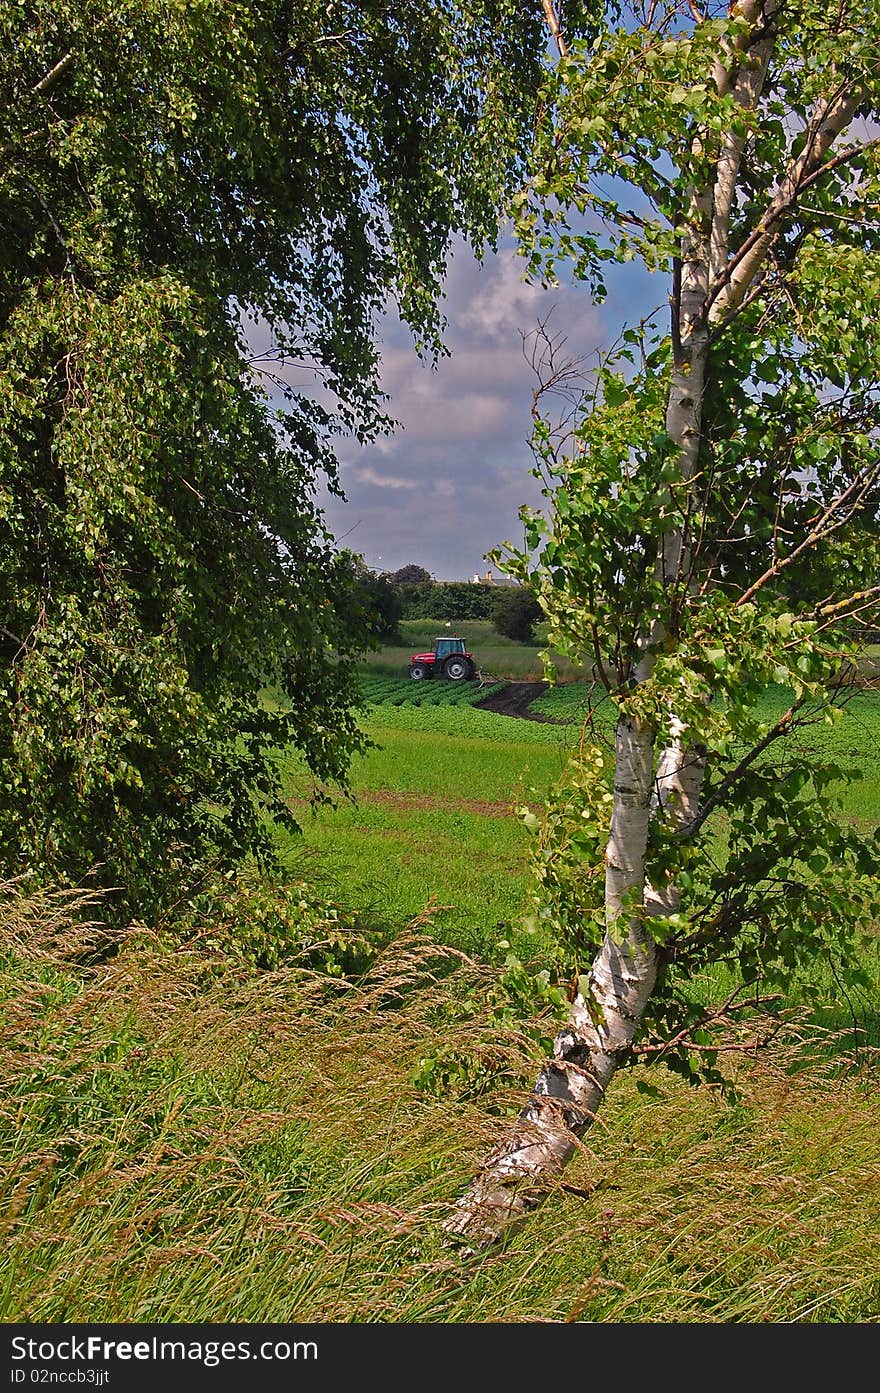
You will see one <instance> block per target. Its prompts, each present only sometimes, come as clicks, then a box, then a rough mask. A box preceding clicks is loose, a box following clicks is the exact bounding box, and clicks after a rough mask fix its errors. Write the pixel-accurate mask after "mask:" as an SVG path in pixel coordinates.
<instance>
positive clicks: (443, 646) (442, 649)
mask: <svg viewBox="0 0 880 1393" xmlns="http://www.w3.org/2000/svg"><path fill="white" fill-rule="evenodd" d="M466 652H467V644H466V643H465V641H464V639H463V638H447V637H445V636H444V637H443V638H435V639H434V657H435V659H436V661H437V662H438V663H442V662H443V661H444V660H445V659H446V658H448V657H449V655H450V653H466Z"/></svg>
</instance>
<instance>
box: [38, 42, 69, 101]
mask: <svg viewBox="0 0 880 1393" xmlns="http://www.w3.org/2000/svg"><path fill="white" fill-rule="evenodd" d="M72 62H73V50H72V49H71V50H70V51H69V52H68V53H65V55H64V57H63V58H59V59H58V62H57V63H56V64H55V66H54V68H50V69H49V71H48V72H47V73H46V76H45V77H41V78H40V81H39V82H38V83H37V85H36V87H32V88H31V96H32V97H42V96H45V94H46V93H47V92H48V91H49V89H50V88H51V87H54V86H55V84H56V82H58V80H59V78H61V77H63V75H64V74H65V73H66V72H67V69H68V68H69V67H70V65H71V63H72Z"/></svg>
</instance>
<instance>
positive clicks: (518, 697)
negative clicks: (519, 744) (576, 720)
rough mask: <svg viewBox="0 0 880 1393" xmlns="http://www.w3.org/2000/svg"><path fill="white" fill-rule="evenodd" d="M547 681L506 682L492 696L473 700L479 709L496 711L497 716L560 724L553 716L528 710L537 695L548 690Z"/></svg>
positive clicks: (546, 723)
mask: <svg viewBox="0 0 880 1393" xmlns="http://www.w3.org/2000/svg"><path fill="white" fill-rule="evenodd" d="M549 687H550V683H549V682H508V684H507V686H506V687H504V688H503V690H502V691H500V692H495V693H494V694H493V695H492V696H487V697H484V698H483V700H482V701H475V702H474V706H475V707H476V708H477V709H478V710H480V711H496V712H497V713H498V715H499V716H515V717H517V718H518V719H519V720H521V721H543V722H544V724H545V725H551V726H562V725H565V724H566V722H565V721H558V720H557V719H556V718H555V717H554V716H544V715H542V714H541V712H540V711H530V710H529V707H530V705H531V703H532V702H533V701H535V700H536V699H537V698H538V697H539V696H543V695H544V693H545V692H546V691H548V690H549Z"/></svg>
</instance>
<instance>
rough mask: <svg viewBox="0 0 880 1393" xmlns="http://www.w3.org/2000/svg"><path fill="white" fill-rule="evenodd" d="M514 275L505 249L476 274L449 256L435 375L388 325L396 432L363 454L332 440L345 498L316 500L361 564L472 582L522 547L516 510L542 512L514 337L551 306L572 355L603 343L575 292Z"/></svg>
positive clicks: (596, 317) (525, 380) (596, 319)
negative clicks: (444, 350) (500, 548)
mask: <svg viewBox="0 0 880 1393" xmlns="http://www.w3.org/2000/svg"><path fill="white" fill-rule="evenodd" d="M521 266H522V262H521V261H520V260H519V259H518V258H516V257H515V255H514V254H513V253H512V252H511V251H509V250H504V251H501V252H500V253H499V254H498V255H497V256H494V257H491V258H489V259H487V261H486V262H485V264H484V265H483V266H482V267H481V266H479V265H478V264H477V263H476V262H475V260H474V259H473V257H472V256H471V255H470V254H469V253H468V252H467V251H465V250H459V251H458V252H457V253H456V255H455V256H454V257H453V260H452V263H451V266H450V271H449V275H448V278H447V282H446V295H445V304H444V309H445V313H446V315H447V319H448V327H447V332H446V335H445V338H446V343H447V345H448V348H449V350H450V351H449V356H448V357H444V358H442V359H441V360H440V362H439V363H438V364H437V366H436V367H433V368H432V367H429V366H428V365H426V364H424V363H421V362H420V361H419V359H418V358H417V356H416V354H415V351H414V349H413V347H412V344H411V340H410V338H409V334H408V331H407V330H406V329H405V327H404V326H402V325H401V324H399V323H398V322H397V321H395V320H393V319H389V321H388V323H387V324H386V325H385V328H384V335H383V338H384V348H383V355H382V359H383V386H384V388H385V390H386V391H387V392H388V394H389V397H390V401H389V403H388V410H389V412H390V414H391V415H392V416H393V417H394V418H395V419H396V420H397V421H398V422H399V423H400V429H399V430H398V431H397V432H396V433H395V434H394V435H393V436H391V437H389V438H387V439H383V440H382V441H380V442H378V443H377V444H375V445H373V446H370V447H368V448H365V449H359V448H358V447H356V446H354V445H353V444H352V442H350V441H342V442H340V447H339V457H340V463H341V477H342V485H343V488H344V490H345V493H346V496H347V501H346V502H344V503H343V502H341V501H339V500H337V499H333V498H329V497H328V498H327V499H324V500H322V503H323V504H324V507H325V512H326V517H327V521H328V525H329V527H330V529H331V531H332V532H333V534H334V535H335V536H336V537H337V538H339V539H340V541H342V542H343V544H344V545H346V546H350V547H352V548H353V549H354V550H356V551H360V552H362V553H363V555H364V556H365V558H366V561H367V563H368V565H370V566H373V567H375V568H377V569H380V570H396V569H397V568H398V567H399V566H402V565H405V564H406V563H407V562H410V561H415V562H418V563H419V564H420V565H423V566H426V567H427V569H428V570H429V571H431V573H432V574H433V575H435V576H436V577H438V578H439V579H470V577H471V576H472V575H473V574H474V573H475V572H478V571H483V570H485V569H486V563H485V561H484V556H485V553H486V552H487V551H488V550H489V549H490V548H492V547H494V546H496V545H497V544H499V543H500V542H503V541H504V540H507V539H510V540H513V541H520V540H521V537H522V526H521V524H520V522H519V520H518V509H519V507H520V506H521V505H522V504H529V505H531V506H538V505H539V503H540V490H539V485H538V483H537V482H536V481H535V480H534V479H533V478H532V477H531V475H530V469H531V464H532V458H531V452H530V450H529V446H528V439H529V434H530V428H531V421H530V406H531V399H532V392H533V389H534V385H535V379H534V375H533V373H532V370H531V368H530V367H529V364H528V363H527V361H526V359H525V358H524V356H523V340H522V336H523V334H526V335H527V334H530V333H532V332H533V331H534V329H535V328H536V326H537V324H538V322H539V321H540V320H542V319H544V318H545V317H546V316H547V314H548V312H549V311H550V309H551V307H552V308H553V311H554V312H553V318H552V321H551V322H552V324H553V326H554V328H559V329H561V328H562V327H563V326H564V325H567V326H569V330H570V332H569V342H568V343H567V344H566V352H567V353H568V354H570V355H572V356H589V355H591V354H592V353H594V352H595V349H596V347H597V346H598V345H599V344H601V343H602V342H603V341H604V340H605V337H606V336H605V332H604V326H603V319H602V314H601V311H600V310H598V309H597V308H595V307H593V306H592V305H591V304H590V302H589V300H588V299H587V297H586V294H585V292H584V290H583V288H569V287H563V288H560V289H558V290H553V291H545V290H541V289H540V288H539V287H536V286H531V285H524V284H523V283H522V282H521V280H520V270H521ZM572 326H573V327H572Z"/></svg>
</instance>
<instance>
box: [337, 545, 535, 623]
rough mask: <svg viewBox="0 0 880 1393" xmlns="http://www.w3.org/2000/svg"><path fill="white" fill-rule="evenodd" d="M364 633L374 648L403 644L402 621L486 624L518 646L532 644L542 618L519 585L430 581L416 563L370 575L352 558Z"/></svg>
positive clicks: (530, 598) (526, 591) (358, 560)
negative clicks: (427, 620) (473, 620)
mask: <svg viewBox="0 0 880 1393" xmlns="http://www.w3.org/2000/svg"><path fill="white" fill-rule="evenodd" d="M354 560H355V565H356V568H357V572H358V598H359V602H360V605H361V606H362V609H363V614H362V619H361V622H362V626H363V629H364V631H365V632H366V633H367V634H368V635H369V636H370V637H371V638H372V639H373V640H374V642H376V643H377V644H383V643H384V644H399V643H403V641H404V640H403V635H402V633H401V631H400V621H401V620H402V619H438V620H440V619H443V620H450V621H459V620H467V619H484V620H491V621H492V623H493V624H494V626H495V629H496V630H497V632H498V633H500V634H503V635H504V636H505V637H506V638H512V639H516V640H518V641H519V642H521V643H529V642H531V641H533V640H534V626H535V624H536V623H538V621H539V620H540V619H541V618H542V617H543V613H542V610H541V608H540V605H539V604H538V603H537V601H536V600H535V598H534V596H533V595H532V594H531V593H530V592H529V591H528V590H527V589H526V588H525V587H524V586H520V585H504V586H499V587H495V586H492V585H477V584H474V582H473V581H435V580H433V579H432V578H431V575H430V573H429V572H428V571H426V570H425V569H424V567H421V566H417V565H415V564H412V565H408V566H403V567H401V569H400V570H399V571H391V572H389V571H385V572H382V573H381V574H380V573H377V572H374V571H370V570H369V569H368V567H367V566H366V565H365V563H364V561H363V558H362V557H357V558H355V559H354Z"/></svg>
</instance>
